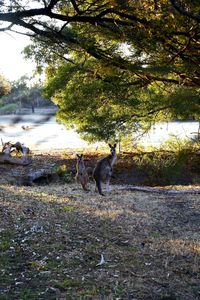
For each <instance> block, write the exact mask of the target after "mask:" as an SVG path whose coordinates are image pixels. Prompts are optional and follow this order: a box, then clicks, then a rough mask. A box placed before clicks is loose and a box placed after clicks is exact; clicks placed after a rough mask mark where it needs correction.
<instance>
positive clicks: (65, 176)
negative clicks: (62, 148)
mask: <svg viewBox="0 0 200 300" xmlns="http://www.w3.org/2000/svg"><path fill="white" fill-rule="evenodd" d="M53 171H54V172H55V173H56V174H57V175H58V176H59V177H60V178H61V179H62V181H64V182H65V183H70V182H72V181H73V176H72V174H71V173H68V172H67V166H66V165H60V166H55V167H54V169H53Z"/></svg>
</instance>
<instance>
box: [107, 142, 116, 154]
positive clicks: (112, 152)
mask: <svg viewBox="0 0 200 300" xmlns="http://www.w3.org/2000/svg"><path fill="white" fill-rule="evenodd" d="M108 146H109V147H110V153H111V155H112V156H115V155H116V147H117V144H114V145H113V146H112V145H111V144H108Z"/></svg>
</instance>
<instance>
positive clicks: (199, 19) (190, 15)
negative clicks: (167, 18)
mask: <svg viewBox="0 0 200 300" xmlns="http://www.w3.org/2000/svg"><path fill="white" fill-rule="evenodd" d="M169 1H170V2H171V4H172V6H173V7H174V9H175V10H176V11H178V12H179V13H180V14H181V15H183V16H186V17H188V18H190V19H193V20H195V21H196V22H198V23H200V16H196V15H194V14H193V13H191V12H189V11H187V10H185V9H183V8H182V7H181V6H180V5H179V4H178V3H177V1H176V0H169Z"/></svg>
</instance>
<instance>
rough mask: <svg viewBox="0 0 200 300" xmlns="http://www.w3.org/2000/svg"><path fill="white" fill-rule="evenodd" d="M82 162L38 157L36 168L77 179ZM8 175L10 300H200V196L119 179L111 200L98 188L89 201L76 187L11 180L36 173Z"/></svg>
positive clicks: (0, 242)
mask: <svg viewBox="0 0 200 300" xmlns="http://www.w3.org/2000/svg"><path fill="white" fill-rule="evenodd" d="M86 159H87V157H86ZM88 159H89V157H88ZM93 159H94V162H95V159H96V158H93ZM75 161H76V160H75V156H73V154H72V157H71V158H70V157H67V156H66V155H65V156H60V155H54V156H53V158H52V157H50V156H48V155H45V156H44V155H38V156H36V157H35V158H34V163H33V164H32V166H29V167H28V168H29V170H30V169H31V168H32V170H33V169H34V168H38V166H40V167H43V166H44V162H45V166H46V167H47V166H49V167H52V166H53V165H54V164H55V165H57V164H59V165H62V164H66V165H67V170H68V171H69V172H72V175H73V172H74V171H73V170H75V168H74V166H75ZM91 161H92V160H91V159H89V160H88V161H87V160H86V164H87V165H90V164H91V165H93V161H92V162H91ZM1 168H3V169H2V171H3V173H1V174H2V175H1V183H0V299H41V300H43V299H44V300H46V299H52V300H53V299H59V300H61V299H81V300H82V299H92V300H93V299H94V300H95V299H96V300H100V299H101V300H102V299H108V300H109V299H110V300H111V299H130V300H133V299H137V300H167V299H168V300H169V299H171V300H172V299H173V300H180V299H181V300H188V299H190V300H197V299H199V298H200V273H199V269H200V231H199V228H200V196H199V195H197V194H180V195H164V194H157V193H145V192H142V191H128V190H122V188H123V187H124V186H121V185H120V184H121V183H120V184H119V181H118V179H117V178H113V182H112V192H111V193H110V194H107V195H106V196H105V197H102V196H100V195H98V194H97V193H95V192H94V183H93V182H92V181H91V182H90V191H89V192H87V193H86V192H84V191H83V190H82V189H81V187H80V186H78V185H76V184H75V183H74V182H73V181H72V182H71V183H64V182H62V181H60V180H58V181H57V182H51V183H49V184H45V185H37V184H35V185H33V186H19V187H17V186H16V182H13V183H12V182H10V181H9V180H10V179H12V177H13V176H10V175H12V174H13V172H16V171H18V172H22V173H23V172H24V173H25V172H28V168H27V167H25V168H24V167H16V168H17V170H16V169H15V168H14V167H13V166H9V167H8V168H10V172H8V168H7V166H1ZM6 172H8V173H6ZM24 173H23V174H24ZM5 174H7V177H6V176H4V175H5ZM115 174H116V173H115ZM9 176H10V177H9ZM117 181H118V182H117ZM125 183H126V182H125ZM180 188H183V187H180Z"/></svg>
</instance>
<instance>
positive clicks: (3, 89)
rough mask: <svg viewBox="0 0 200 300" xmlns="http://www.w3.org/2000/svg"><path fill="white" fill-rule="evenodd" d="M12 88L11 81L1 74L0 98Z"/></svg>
mask: <svg viewBox="0 0 200 300" xmlns="http://www.w3.org/2000/svg"><path fill="white" fill-rule="evenodd" d="M10 90H11V86H10V83H9V82H8V80H7V79H6V78H5V77H4V76H3V75H1V74H0V98H1V97H2V96H4V95H7V94H8V93H9V92H10Z"/></svg>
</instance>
